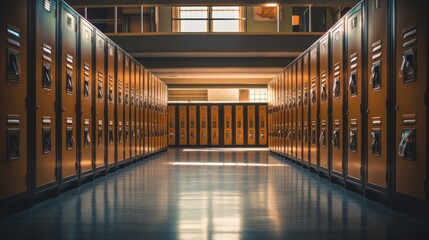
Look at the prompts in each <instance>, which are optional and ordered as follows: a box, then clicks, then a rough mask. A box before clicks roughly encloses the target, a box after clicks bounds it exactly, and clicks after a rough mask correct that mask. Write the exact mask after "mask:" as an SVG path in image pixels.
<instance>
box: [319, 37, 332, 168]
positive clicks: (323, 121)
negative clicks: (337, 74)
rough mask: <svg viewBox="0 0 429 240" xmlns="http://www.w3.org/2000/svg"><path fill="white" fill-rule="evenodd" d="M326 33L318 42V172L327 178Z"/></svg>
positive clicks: (327, 68) (328, 90) (327, 102)
mask: <svg viewBox="0 0 429 240" xmlns="http://www.w3.org/2000/svg"><path fill="white" fill-rule="evenodd" d="M329 37H330V36H329V32H327V33H326V34H325V35H323V37H322V38H321V39H320V40H319V79H320V84H319V104H320V106H319V107H320V114H319V116H320V130H319V135H318V137H319V163H320V165H319V170H320V171H321V172H323V173H324V174H325V175H328V176H329V165H330V163H329V159H330V158H329V149H330V144H329V143H330V142H331V141H330V140H331V137H330V132H331V129H330V125H329V123H330V119H329V116H330V102H331V101H330V99H331V98H330V96H331V94H330V89H331V86H330V85H329V82H330V74H329V53H330V38H329Z"/></svg>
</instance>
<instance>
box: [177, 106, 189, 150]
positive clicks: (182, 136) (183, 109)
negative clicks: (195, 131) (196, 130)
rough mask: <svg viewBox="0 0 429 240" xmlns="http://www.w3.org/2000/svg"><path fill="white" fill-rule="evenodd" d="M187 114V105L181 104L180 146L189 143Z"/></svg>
mask: <svg viewBox="0 0 429 240" xmlns="http://www.w3.org/2000/svg"><path fill="white" fill-rule="evenodd" d="M186 115H187V109H186V105H181V106H179V145H180V146H186V145H188V138H187V134H188V133H187V132H188V131H187V126H186V125H187V117H186Z"/></svg>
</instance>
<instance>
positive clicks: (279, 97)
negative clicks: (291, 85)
mask: <svg viewBox="0 0 429 240" xmlns="http://www.w3.org/2000/svg"><path fill="white" fill-rule="evenodd" d="M282 77H283V75H282V74H281V75H279V76H278V77H277V79H276V82H275V93H276V101H275V106H276V107H275V118H274V119H275V120H274V121H275V129H276V134H275V135H274V142H275V151H276V153H278V154H282V153H283V146H284V138H283V136H284V95H283V94H284V91H283V90H282V87H283V85H282Z"/></svg>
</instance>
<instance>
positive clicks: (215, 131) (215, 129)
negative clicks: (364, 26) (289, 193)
mask: <svg viewBox="0 0 429 240" xmlns="http://www.w3.org/2000/svg"><path fill="white" fill-rule="evenodd" d="M210 119H211V120H210V127H211V134H210V136H211V138H210V145H214V146H215V145H219V106H217V105H213V106H210Z"/></svg>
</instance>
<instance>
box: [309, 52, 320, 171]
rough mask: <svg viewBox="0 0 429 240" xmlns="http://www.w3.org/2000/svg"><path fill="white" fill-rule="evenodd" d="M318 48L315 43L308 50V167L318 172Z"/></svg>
mask: <svg viewBox="0 0 429 240" xmlns="http://www.w3.org/2000/svg"><path fill="white" fill-rule="evenodd" d="M318 51H319V49H318V46H317V43H316V44H314V45H313V46H312V47H311V48H310V82H309V83H310V85H309V90H310V95H309V99H308V101H309V102H310V103H309V104H310V121H309V123H308V130H309V137H310V138H309V142H310V162H311V164H310V167H311V168H312V169H313V170H315V171H318V170H319V159H318V155H319V154H318V145H319V138H318V136H319V118H318V116H319V101H318V100H319V86H320V85H319V76H318V75H319V71H318V62H319V61H318Z"/></svg>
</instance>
